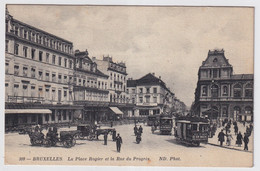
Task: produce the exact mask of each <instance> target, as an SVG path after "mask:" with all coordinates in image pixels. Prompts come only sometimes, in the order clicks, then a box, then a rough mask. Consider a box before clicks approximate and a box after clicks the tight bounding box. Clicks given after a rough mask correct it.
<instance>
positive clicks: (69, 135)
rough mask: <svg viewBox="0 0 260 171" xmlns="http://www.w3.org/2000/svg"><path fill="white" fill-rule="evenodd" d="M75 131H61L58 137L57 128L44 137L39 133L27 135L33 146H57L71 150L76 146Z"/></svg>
mask: <svg viewBox="0 0 260 171" xmlns="http://www.w3.org/2000/svg"><path fill="white" fill-rule="evenodd" d="M74 134H75V131H61V132H60V136H58V133H57V128H55V127H54V128H53V130H52V131H50V130H49V132H48V133H47V134H46V137H45V136H44V134H43V133H42V132H41V131H34V132H30V133H29V137H30V142H31V144H32V145H33V146H46V147H51V146H56V145H57V144H60V145H63V146H64V147H66V148H71V147H73V146H74V145H75V144H76V140H75V138H74Z"/></svg>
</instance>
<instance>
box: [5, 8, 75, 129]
mask: <svg viewBox="0 0 260 171" xmlns="http://www.w3.org/2000/svg"><path fill="white" fill-rule="evenodd" d="M5 19H6V40H5V43H6V44H5V102H6V105H5V108H6V117H5V122H6V125H7V126H8V125H9V126H16V125H20V124H45V123H57V122H60V123H62V122H71V121H72V119H73V113H74V112H75V110H76V109H77V108H76V106H75V107H74V108H73V107H72V106H71V105H72V104H73V88H72V85H71V83H72V81H73V66H74V55H73V44H72V42H70V41H67V40H64V39H62V38H60V37H57V36H55V35H53V34H50V33H47V32H45V31H43V30H40V29H38V28H35V27H33V26H31V25H28V24H25V23H23V22H21V21H18V20H16V19H14V18H13V17H12V16H11V15H9V13H8V11H6V17H5ZM20 109H23V113H21V111H22V110H20ZM39 109H43V110H39ZM17 110H20V111H17ZM39 111H41V112H42V113H39ZM19 112H20V113H19Z"/></svg>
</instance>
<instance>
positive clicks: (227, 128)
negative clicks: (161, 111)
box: [225, 124, 229, 134]
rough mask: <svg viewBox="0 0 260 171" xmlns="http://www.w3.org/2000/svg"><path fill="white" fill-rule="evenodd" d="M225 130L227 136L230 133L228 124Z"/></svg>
mask: <svg viewBox="0 0 260 171" xmlns="http://www.w3.org/2000/svg"><path fill="white" fill-rule="evenodd" d="M225 130H226V134H227V133H228V131H229V127H228V124H227V125H226V127H225Z"/></svg>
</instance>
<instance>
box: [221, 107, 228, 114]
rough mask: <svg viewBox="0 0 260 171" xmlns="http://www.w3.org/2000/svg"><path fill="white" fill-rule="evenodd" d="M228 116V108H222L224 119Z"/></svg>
mask: <svg viewBox="0 0 260 171" xmlns="http://www.w3.org/2000/svg"><path fill="white" fill-rule="evenodd" d="M227 115H228V109H227V106H224V107H223V108H222V117H227Z"/></svg>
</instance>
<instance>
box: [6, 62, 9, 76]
mask: <svg viewBox="0 0 260 171" xmlns="http://www.w3.org/2000/svg"><path fill="white" fill-rule="evenodd" d="M8 72H9V63H8V62H6V63H5V73H6V74H7V73H8Z"/></svg>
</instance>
